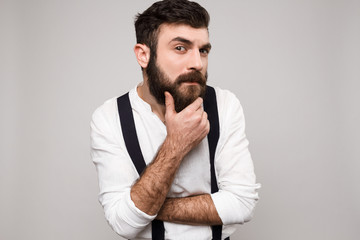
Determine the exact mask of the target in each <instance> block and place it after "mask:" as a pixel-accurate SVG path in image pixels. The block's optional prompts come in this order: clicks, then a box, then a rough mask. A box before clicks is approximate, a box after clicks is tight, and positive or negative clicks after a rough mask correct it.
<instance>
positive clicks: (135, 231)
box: [91, 86, 260, 239]
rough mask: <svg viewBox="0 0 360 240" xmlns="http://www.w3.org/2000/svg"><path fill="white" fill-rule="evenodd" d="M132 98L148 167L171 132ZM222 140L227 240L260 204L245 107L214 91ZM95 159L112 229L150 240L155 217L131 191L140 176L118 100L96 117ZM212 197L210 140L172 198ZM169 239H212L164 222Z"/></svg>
mask: <svg viewBox="0 0 360 240" xmlns="http://www.w3.org/2000/svg"><path fill="white" fill-rule="evenodd" d="M136 89H137V86H136V87H135V88H133V89H132V90H131V91H130V92H129V98H130V102H131V106H132V110H133V115H134V120H135V125H136V131H137V135H138V139H139V144H140V147H141V150H142V153H143V156H144V159H145V162H146V164H149V163H150V162H151V161H152V160H153V158H154V156H155V155H156V153H157V151H158V149H159V147H160V146H161V145H162V143H163V142H164V140H165V138H166V134H167V133H166V126H165V125H164V124H163V122H162V121H161V120H160V119H159V118H158V117H157V115H156V114H154V113H153V112H152V111H151V107H150V105H149V104H148V103H146V102H145V101H143V100H142V99H141V98H140V97H139V96H138V94H137V90H136ZM215 91H216V98H217V103H218V112H219V124H220V137H219V142H218V145H217V148H216V152H215V170H216V175H217V181H218V186H219V192H217V193H214V194H211V197H212V200H213V202H214V205H215V207H216V210H217V212H218V214H219V216H220V218H221V220H222V222H223V224H224V226H223V233H222V238H226V237H228V236H230V235H231V234H232V233H233V232H234V231H235V230H236V225H235V224H241V223H244V222H247V221H249V220H250V219H251V217H252V212H253V209H254V207H255V203H256V201H257V200H258V194H257V189H258V188H259V187H260V185H259V184H256V180H255V174H254V168H253V162H252V159H251V156H250V153H249V150H248V140H247V139H246V136H245V132H244V130H245V120H244V115H243V110H242V107H241V105H240V102H239V101H238V99H237V98H236V97H235V95H234V94H232V93H231V92H229V91H227V90H222V89H220V88H215ZM91 157H92V160H93V162H94V164H95V167H96V170H97V172H98V179H99V187H100V194H99V201H100V203H101V205H102V206H103V208H104V211H105V217H106V219H107V221H108V222H109V224H110V226H111V227H112V228H113V229H114V231H115V232H117V233H118V234H119V235H121V236H123V237H124V238H127V239H134V238H136V239H151V224H150V223H151V221H152V220H153V219H155V217H156V215H155V216H150V215H148V214H146V213H144V212H142V211H141V210H139V209H138V208H137V207H136V206H135V204H134V203H133V201H132V200H131V198H130V189H131V186H132V185H133V184H134V182H135V181H136V180H137V179H138V177H139V175H138V173H137V171H136V168H135V166H134V164H133V162H132V160H131V158H130V156H129V154H128V152H127V150H126V146H125V143H124V139H123V136H122V131H121V127H120V121H119V114H118V110H117V102H116V98H112V99H110V100H108V101H106V102H105V103H104V104H103V105H102V106H100V107H99V108H98V109H97V110H96V111H95V112H94V114H93V117H92V122H91ZM210 192H211V187H210V161H209V147H208V141H207V138H204V139H203V141H202V142H201V143H200V144H199V145H198V146H197V147H196V148H194V149H193V150H192V151H191V152H190V153H189V154H188V155H187V156H186V157H185V158H184V159H183V161H182V163H181V165H180V167H179V170H178V172H177V174H176V176H175V179H174V181H173V184H172V186H171V189H170V191H169V193H168V195H167V197H187V196H191V195H198V194H203V193H209V194H210ZM164 226H165V231H166V232H165V238H166V239H211V238H212V231H211V227H210V226H193V225H183V224H175V223H169V222H164Z"/></svg>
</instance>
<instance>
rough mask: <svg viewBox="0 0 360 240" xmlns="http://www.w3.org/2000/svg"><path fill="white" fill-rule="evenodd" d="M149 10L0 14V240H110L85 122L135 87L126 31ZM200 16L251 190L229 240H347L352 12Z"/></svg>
mask: <svg viewBox="0 0 360 240" xmlns="http://www.w3.org/2000/svg"><path fill="white" fill-rule="evenodd" d="M151 2H152V1H145V0H141V1H140V0H135V1H126V2H125V1H119V0H117V1H116V0H106V1H99V0H98V1H95V0H47V1H46V0H12V1H11V0H8V1H7V0H2V1H1V6H0V23H1V33H0V34H1V37H0V41H1V42H0V61H1V62H0V69H1V71H0V74H1V75H0V77H1V85H0V89H1V92H0V94H1V95H0V102H1V106H0V107H1V118H0V119H1V120H0V121H1V123H0V135H1V142H0V148H1V155H0V161H1V162H0V189H1V191H0V194H1V197H0V238H1V239H4V240H8V239H11V240H12V239H13V240H22V239H34V240H38V239H52V240H60V239H61V240H63V239H86V240H92V239H94V240H95V239H114V240H115V239H121V238H120V237H119V236H117V235H116V234H115V233H114V232H112V230H111V229H110V227H108V225H107V223H106V221H105V218H104V215H103V211H102V208H101V207H100V204H99V203H98V201H97V194H98V185H97V175H96V172H95V168H94V166H93V164H92V162H91V160H90V156H89V122H90V119H91V114H92V112H93V111H94V110H95V108H96V107H98V106H99V105H100V104H102V103H103V102H104V101H105V100H106V99H108V98H111V97H113V96H118V95H120V94H123V93H125V92H126V91H128V90H129V89H130V88H132V87H134V86H135V84H136V83H138V82H139V81H140V80H141V74H140V67H139V66H138V65H137V63H136V60H135V57H134V54H133V52H132V48H133V46H134V43H135V36H134V28H133V17H134V15H135V14H136V13H137V12H139V11H143V10H145V8H146V7H148V6H149V4H150V3H151ZM199 2H200V3H201V4H203V6H205V7H206V8H207V9H208V10H209V12H210V14H211V26H210V38H211V42H212V45H213V50H212V53H211V55H210V66H209V82H210V84H212V85H218V86H221V87H222V88H227V89H231V90H232V91H233V92H234V93H236V95H237V96H238V97H239V98H240V100H241V102H242V105H243V107H244V111H245V116H246V120H247V135H248V138H249V140H250V143H251V146H250V149H251V152H252V155H253V160H254V163H255V168H256V173H257V177H258V181H259V182H260V183H262V189H261V190H260V196H261V199H260V202H259V204H258V206H257V209H256V211H255V217H254V219H253V220H252V221H251V222H250V223H247V224H245V225H243V226H240V227H239V230H238V231H237V232H236V234H235V235H234V236H233V238H232V239H247V240H251V239H256V240H258V239H260V240H261V239H276V240H288V239H314V240H315V239H316V240H317V239H326V240H338V239H358V237H359V236H360V228H359V220H360V218H359V217H360V211H359V209H360V207H359V203H360V189H359V186H358V182H359V174H358V171H359V170H360V163H359V162H360V161H359V160H360V159H359V154H360V152H359V146H357V145H358V143H359V140H360V139H359V138H360V137H359V135H360V133H359V127H358V123H359V122H360V121H359V120H360V113H359V106H358V105H359V102H360V97H359V87H360V86H359V85H360V84H359V80H360V70H359V69H360V66H359V65H360V46H359V45H360V2H359V1H356V0H353V1H352V0H329V1H326V0H303V1H300V0H294V1H286V0H277V1H268V0H257V1H250V0H248V1H235V0H233V1H205V0H202V1H199Z"/></svg>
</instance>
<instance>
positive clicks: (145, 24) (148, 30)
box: [135, 0, 210, 57]
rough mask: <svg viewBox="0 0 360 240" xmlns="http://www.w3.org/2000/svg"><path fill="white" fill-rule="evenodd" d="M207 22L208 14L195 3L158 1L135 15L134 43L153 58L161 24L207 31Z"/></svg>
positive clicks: (177, 0)
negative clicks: (139, 44) (142, 47)
mask: <svg viewBox="0 0 360 240" xmlns="http://www.w3.org/2000/svg"><path fill="white" fill-rule="evenodd" d="M209 21H210V16H209V13H208V12H207V11H206V9H205V8H203V7H202V6H200V5H199V4H198V3H196V2H192V1H188V0H163V1H158V2H155V3H154V4H153V5H151V6H150V7H149V8H148V9H146V10H145V11H144V12H143V13H139V14H137V15H136V17H135V31H136V41H137V43H141V44H145V45H146V46H148V47H149V48H150V55H153V56H152V57H155V56H156V48H157V40H158V34H159V27H160V25H161V24H164V23H168V24H185V25H189V26H191V27H193V28H206V29H208V26H209Z"/></svg>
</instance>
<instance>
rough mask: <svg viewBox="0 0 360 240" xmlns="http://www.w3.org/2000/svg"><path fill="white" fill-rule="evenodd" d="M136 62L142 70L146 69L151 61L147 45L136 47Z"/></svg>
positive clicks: (137, 45)
mask: <svg viewBox="0 0 360 240" xmlns="http://www.w3.org/2000/svg"><path fill="white" fill-rule="evenodd" d="M134 53H135V57H136V60H137V61H138V63H139V65H140V66H141V67H142V68H146V67H147V65H148V64H149V60H150V48H149V47H148V46H146V45H145V44H140V43H138V44H136V45H135V47H134Z"/></svg>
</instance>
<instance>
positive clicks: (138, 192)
mask: <svg viewBox="0 0 360 240" xmlns="http://www.w3.org/2000/svg"><path fill="white" fill-rule="evenodd" d="M165 97H166V114H165V122H166V128H167V137H166V139H165V141H164V143H163V144H162V146H161V148H160V149H159V151H158V153H157V155H156V157H155V159H154V160H153V162H152V163H151V164H149V166H148V167H147V168H146V170H145V171H144V173H143V174H142V176H141V177H140V179H139V180H138V181H137V182H136V183H135V184H134V186H133V187H132V188H131V199H132V201H133V202H134V204H135V206H136V207H137V208H139V209H140V210H141V211H143V212H145V213H147V214H149V215H156V214H157V213H158V211H159V210H160V208H161V207H162V205H163V203H164V201H165V199H166V196H167V194H168V192H169V189H170V187H171V184H172V182H173V179H174V176H175V174H176V172H177V169H178V168H179V166H180V163H181V161H182V159H183V158H184V156H185V155H186V154H187V153H188V152H189V151H190V150H191V149H192V148H193V147H195V146H196V145H198V144H199V142H201V140H202V139H203V138H205V137H206V135H207V134H208V132H209V128H210V126H209V121H208V119H207V114H206V112H204V110H203V108H202V102H203V101H202V99H201V98H198V99H197V100H195V102H193V103H192V104H191V105H189V106H188V107H187V108H185V109H184V110H183V111H182V112H180V113H176V112H175V110H174V101H173V98H172V96H171V95H170V94H169V93H165Z"/></svg>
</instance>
